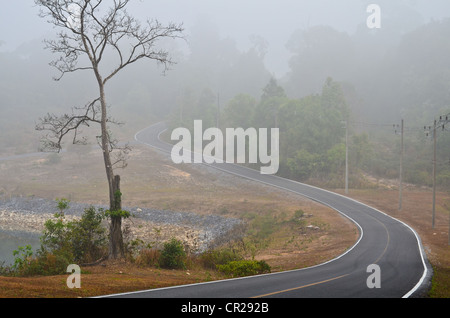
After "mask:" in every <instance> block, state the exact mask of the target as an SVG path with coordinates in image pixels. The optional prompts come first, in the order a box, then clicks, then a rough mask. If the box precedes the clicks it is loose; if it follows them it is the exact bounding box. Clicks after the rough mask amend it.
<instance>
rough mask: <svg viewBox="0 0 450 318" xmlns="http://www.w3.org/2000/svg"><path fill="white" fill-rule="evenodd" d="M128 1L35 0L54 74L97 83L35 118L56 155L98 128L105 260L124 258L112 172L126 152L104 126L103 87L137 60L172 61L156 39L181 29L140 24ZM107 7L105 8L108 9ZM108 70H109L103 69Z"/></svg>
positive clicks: (106, 114)
mask: <svg viewBox="0 0 450 318" xmlns="http://www.w3.org/2000/svg"><path fill="white" fill-rule="evenodd" d="M129 2H130V0H114V1H103V0H71V1H68V0H35V3H36V4H37V5H38V6H39V7H40V8H41V12H40V16H41V17H47V18H49V23H52V24H53V25H54V26H55V27H56V28H57V29H59V30H60V31H59V33H58V34H57V38H56V40H46V41H45V43H46V44H47V48H48V49H50V50H51V51H52V52H53V53H57V54H59V55H60V57H59V58H57V59H56V60H54V61H53V62H52V63H51V65H52V66H54V67H55V68H56V69H57V70H58V71H59V72H60V75H59V76H58V77H56V78H55V80H60V79H61V78H62V77H63V76H64V75H65V74H67V73H73V72H76V71H81V70H87V71H90V72H92V74H93V75H94V76H95V79H96V82H97V84H98V93H99V95H98V97H97V98H96V99H94V100H93V101H90V102H88V103H87V104H86V105H85V106H83V107H75V108H74V109H73V110H72V113H71V114H64V115H62V116H58V115H53V114H48V115H47V116H45V117H44V118H42V119H40V122H39V123H38V125H37V126H36V129H37V130H46V131H49V134H48V135H47V136H45V137H44V138H43V149H45V150H53V151H58V152H59V151H60V150H61V149H62V146H61V142H62V139H63V138H64V137H65V136H66V135H68V134H70V133H73V135H74V137H73V143H85V142H86V138H80V137H79V133H80V130H79V129H80V128H81V127H83V126H89V125H91V124H98V125H99V126H100V135H99V136H98V137H97V140H98V143H99V145H100V147H101V149H102V151H103V160H104V165H105V170H106V177H107V181H108V186H109V201H110V203H109V206H110V211H109V214H108V215H109V216H110V218H111V223H110V235H109V236H110V248H109V257H110V258H121V257H123V256H124V251H123V238H122V229H121V222H122V221H121V220H122V217H123V216H124V213H123V212H124V211H122V209H121V192H120V177H119V176H118V175H115V174H114V168H116V167H122V168H124V167H125V166H126V155H127V154H128V152H129V151H130V148H129V147H127V146H125V147H123V146H119V145H118V142H117V140H114V139H113V138H112V137H111V133H110V130H109V127H108V125H109V124H111V123H115V124H120V123H119V122H118V121H116V120H114V119H112V118H111V117H110V115H109V111H108V108H107V100H106V93H105V86H106V84H107V83H108V82H109V81H110V80H111V79H112V78H113V77H115V76H116V75H117V74H118V73H119V72H121V71H122V70H123V69H125V68H126V67H128V66H129V65H131V64H134V63H136V62H137V61H139V60H143V59H150V60H154V61H157V62H159V63H161V64H162V65H163V66H164V70H166V69H167V67H168V66H169V65H171V64H172V63H173V62H172V60H171V59H170V57H169V54H168V52H167V51H165V50H163V49H159V48H156V47H155V46H156V44H157V43H158V41H159V40H162V39H164V38H178V37H181V35H182V31H183V29H182V26H181V25H177V24H173V23H170V24H168V25H167V26H164V25H162V24H161V23H160V22H159V21H157V20H148V21H147V24H145V25H144V24H141V23H140V22H139V21H137V20H136V19H135V18H134V17H132V16H131V15H129V14H128V12H127V10H126V7H127V5H128V4H129ZM108 6H110V7H108ZM106 55H109V57H111V56H112V57H113V58H115V61H116V62H117V64H116V65H115V67H113V68H112V70H110V71H106V70H105V67H104V64H105V63H104V62H105V60H111V58H110V59H107V58H106ZM108 67H109V66H108Z"/></svg>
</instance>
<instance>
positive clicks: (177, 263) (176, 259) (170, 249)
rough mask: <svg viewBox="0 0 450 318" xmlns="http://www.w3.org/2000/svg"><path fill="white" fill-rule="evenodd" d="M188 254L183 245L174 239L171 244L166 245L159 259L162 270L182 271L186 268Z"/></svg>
mask: <svg viewBox="0 0 450 318" xmlns="http://www.w3.org/2000/svg"><path fill="white" fill-rule="evenodd" d="M185 261H186V252H185V251H184V247H183V243H181V241H179V240H177V239H175V238H173V239H171V240H170V241H169V242H166V243H164V247H163V250H162V251H161V255H160V257H159V265H160V266H161V267H162V268H170V269H180V268H183V269H185V268H186V263H185Z"/></svg>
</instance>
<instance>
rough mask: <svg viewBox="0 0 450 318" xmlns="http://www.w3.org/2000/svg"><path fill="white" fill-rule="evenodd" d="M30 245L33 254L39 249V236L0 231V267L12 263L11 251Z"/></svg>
mask: <svg viewBox="0 0 450 318" xmlns="http://www.w3.org/2000/svg"><path fill="white" fill-rule="evenodd" d="M26 245H31V247H32V248H33V254H34V253H35V252H36V251H37V249H38V248H39V247H40V242H39V236H38V235H37V234H30V233H17V232H13V233H11V232H6V231H2V230H0V265H2V264H3V265H4V266H6V265H11V264H12V263H14V256H13V251H14V250H17V248H18V247H19V246H26Z"/></svg>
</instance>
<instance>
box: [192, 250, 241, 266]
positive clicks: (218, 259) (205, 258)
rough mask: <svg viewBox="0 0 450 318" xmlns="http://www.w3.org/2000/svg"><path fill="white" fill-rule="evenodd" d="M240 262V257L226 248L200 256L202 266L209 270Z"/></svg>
mask: <svg viewBox="0 0 450 318" xmlns="http://www.w3.org/2000/svg"><path fill="white" fill-rule="evenodd" d="M240 260H242V256H240V255H239V254H238V253H236V252H235V251H233V250H231V249H228V248H226V249H218V250H211V251H207V252H205V253H203V254H202V255H201V256H200V261H201V263H202V265H203V266H204V267H206V268H211V269H216V268H217V265H224V264H227V263H229V262H232V261H240Z"/></svg>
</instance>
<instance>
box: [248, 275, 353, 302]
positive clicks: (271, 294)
mask: <svg viewBox="0 0 450 318" xmlns="http://www.w3.org/2000/svg"><path fill="white" fill-rule="evenodd" d="M348 275H350V274H345V275H341V276H338V277H334V278H330V279H326V280H323V281H320V282H316V283H311V284H308V285H303V286H299V287H294V288H289V289H285V290H280V291H276V292H272V293H268V294H264V295H259V296H254V297H250V298H262V297H267V296H273V295H277V294H282V293H287V292H290V291H293V290H298V289H302V288H306V287H311V286H315V285H320V284H324V283H327V282H331V281H333V280H337V279H340V278H343V277H345V276H348Z"/></svg>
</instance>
